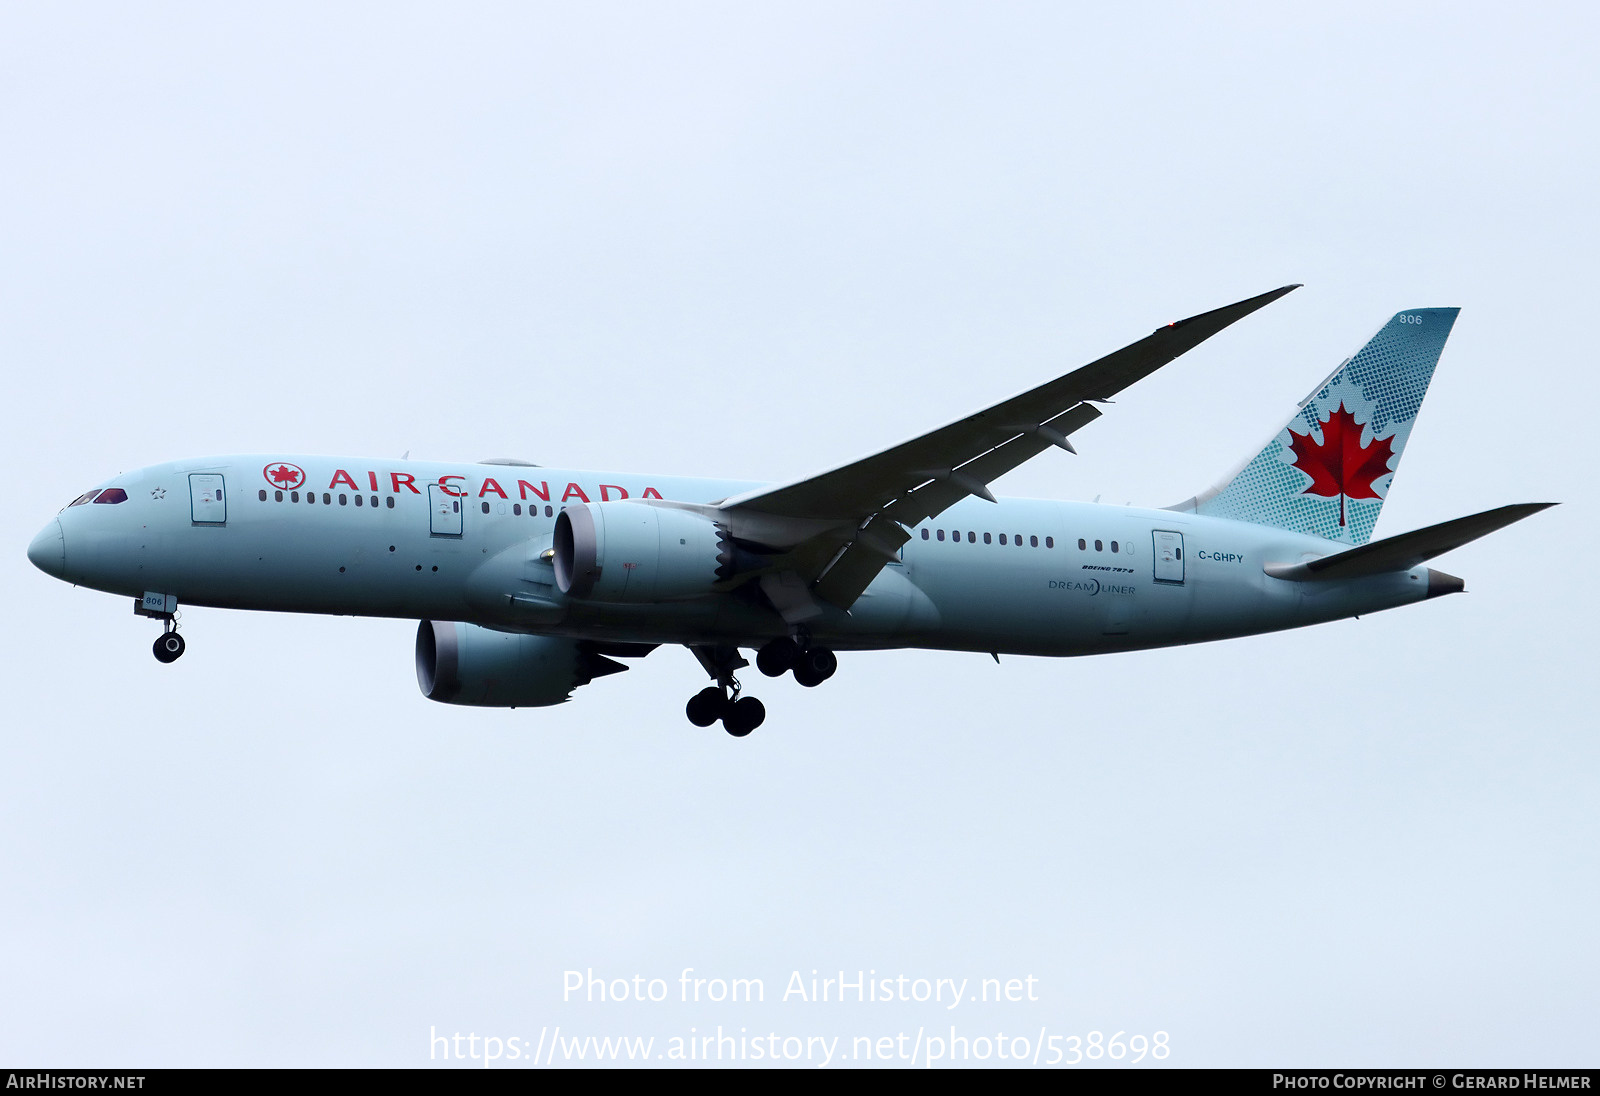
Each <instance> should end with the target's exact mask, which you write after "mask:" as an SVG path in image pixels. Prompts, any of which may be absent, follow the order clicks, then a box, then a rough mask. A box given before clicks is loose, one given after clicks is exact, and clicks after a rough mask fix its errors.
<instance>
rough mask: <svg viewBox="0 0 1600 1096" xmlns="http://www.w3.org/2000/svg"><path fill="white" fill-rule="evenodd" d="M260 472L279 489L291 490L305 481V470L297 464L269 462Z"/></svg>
mask: <svg viewBox="0 0 1600 1096" xmlns="http://www.w3.org/2000/svg"><path fill="white" fill-rule="evenodd" d="M261 474H262V475H264V476H266V477H267V482H268V483H270V484H272V486H274V487H276V488H278V490H280V491H292V490H294V489H295V488H296V487H299V486H300V485H301V484H302V483H304V482H305V481H306V474H305V471H304V470H303V469H301V467H300V466H299V465H298V464H283V463H281V462H280V463H278V464H269V465H267V466H266V467H265V468H263V469H262V470H261Z"/></svg>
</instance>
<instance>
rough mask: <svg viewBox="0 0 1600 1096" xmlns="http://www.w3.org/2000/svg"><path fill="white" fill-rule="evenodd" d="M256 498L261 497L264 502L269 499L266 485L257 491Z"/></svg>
mask: <svg viewBox="0 0 1600 1096" xmlns="http://www.w3.org/2000/svg"><path fill="white" fill-rule="evenodd" d="M256 498H258V499H260V500H261V501H262V502H266V501H267V489H266V488H265V487H263V488H262V489H261V490H259V491H257V492H256Z"/></svg>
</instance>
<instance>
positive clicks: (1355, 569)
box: [28, 285, 1554, 737]
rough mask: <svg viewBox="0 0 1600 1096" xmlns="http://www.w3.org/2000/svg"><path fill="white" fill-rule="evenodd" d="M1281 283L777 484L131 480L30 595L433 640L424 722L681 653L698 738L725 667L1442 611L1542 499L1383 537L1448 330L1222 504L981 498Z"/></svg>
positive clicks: (61, 517) (1446, 321) (1086, 644)
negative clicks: (344, 620) (1428, 605)
mask: <svg viewBox="0 0 1600 1096" xmlns="http://www.w3.org/2000/svg"><path fill="white" fill-rule="evenodd" d="M1297 288H1299V287H1298V286H1296V285H1290V286H1284V287H1283V288H1281V289H1276V290H1273V291H1271V292H1268V293H1264V294H1261V295H1260V296H1256V297H1252V298H1249V299H1248V300H1244V301H1240V302H1238V303H1236V304H1232V305H1228V306H1226V307H1224V308H1219V309H1216V310H1214V311H1211V312H1206V313H1203V314H1201V315H1197V316H1193V317H1190V318H1189V319H1186V320H1179V321H1177V322H1176V323H1171V324H1168V325H1167V326H1165V327H1162V328H1158V329H1157V330H1156V331H1155V332H1154V333H1153V334H1151V335H1149V336H1147V337H1145V338H1143V339H1140V340H1139V341H1137V342H1135V343H1132V344H1130V345H1129V346H1126V347H1124V348H1123V349H1121V350H1118V351H1116V352H1114V353H1112V354H1109V355H1107V356H1105V357H1103V358H1101V359H1099V360H1098V361H1095V362H1093V363H1091V364H1089V365H1086V366H1083V367H1082V368H1080V369H1077V370H1074V371H1073V372H1070V373H1067V374H1065V375H1063V376H1060V377H1057V378H1056V379H1054V380H1051V381H1047V382H1046V383H1044V384H1042V385H1039V386H1038V387H1037V388H1034V389H1032V390H1030V391H1028V392H1024V393H1023V394H1021V395H1019V396H1015V397H1012V398H1011V399H1007V400H1003V401H1001V402H1000V403H997V404H995V405H993V406H992V407H989V408H987V409H985V410H982V411H979V412H977V413H976V414H973V415H969V416H967V417H965V418H962V419H960V420H958V421H956V422H953V423H951V424H949V425H947V426H943V427H941V428H939V429H937V430H933V431H930V432H929V433H926V434H923V435H922V436H920V437H917V438H913V439H912V440H910V441H907V442H904V443H902V444H900V445H896V446H893V447H892V448H889V449H884V450H882V451H880V452H878V453H874V454H873V455H871V456H869V457H866V458H864V459H862V460H857V461H854V462H852V463H849V464H845V465H842V466H840V467H837V468H833V469H831V470H829V471H825V472H822V473H820V474H817V475H811V476H807V477H804V478H801V479H795V480H791V481H789V482H785V483H779V484H765V483H752V482H742V481H728V480H713V479H691V478H684V477H675V476H663V475H654V474H637V473H626V474H624V473H601V472H594V471H581V470H571V469H555V468H546V467H541V466H539V465H536V464H531V463H528V462H526V461H521V460H512V459H505V458H501V459H493V460H485V461H479V462H477V463H472V464H460V463H456V464H445V463H431V462H423V461H411V460H406V459H401V460H394V459H385V458H361V457H320V456H298V455H285V454H273V453H259V454H253V455H244V456H223V457H205V458H200V459H196V460H180V461H174V462H170V463H166V464H158V465H154V466H151V467H146V468H140V469H138V470H137V471H133V472H128V473H124V474H122V475H118V476H116V477H114V478H112V479H110V480H108V481H106V482H105V483H103V484H101V485H100V486H98V487H96V488H94V489H93V490H90V491H87V492H85V493H84V494H82V495H80V496H79V497H78V498H77V499H75V500H73V501H72V502H71V503H70V504H68V505H67V506H65V507H63V508H62V510H61V511H60V512H59V513H58V514H57V515H56V517H55V518H54V519H52V520H51V521H50V522H49V523H48V524H47V525H46V526H45V528H44V529H43V530H42V531H41V532H40V533H39V535H38V536H37V537H36V538H34V540H33V542H32V543H31V544H30V545H29V548H28V558H29V559H30V560H31V561H32V562H33V563H34V564H35V565H36V566H37V567H39V568H40V569H41V570H43V571H44V572H45V573H47V574H49V575H52V576H54V577H56V578H59V579H62V580H64V581H67V582H70V583H73V584H75V585H81V586H87V587H90V588H92V589H95V590H101V591H105V592H107V593H112V594H117V595H120V596H123V597H131V598H133V608H134V612H135V613H136V614H139V615H142V616H145V617H149V618H152V619H155V620H157V621H159V622H161V625H162V632H161V634H160V635H159V636H158V637H157V638H156V641H155V644H154V651H155V656H156V658H157V659H158V660H159V661H161V662H163V663H170V662H172V661H174V660H176V659H177V658H178V657H180V656H181V655H182V654H183V653H184V649H185V641H184V637H183V636H182V635H181V634H179V632H178V629H177V618H178V611H179V606H180V605H200V606H214V607H220V608H229V609H255V610H267V611H274V612H296V613H328V614H341V615H360V616H375V617H399V618H408V619H416V620H419V622H420V623H419V625H418V628H417V635H416V645H415V659H416V670H417V680H418V684H419V686H420V688H421V690H422V692H423V694H424V695H425V696H426V697H428V698H429V699H430V700H435V701H441V702H444V703H449V704H463V705H477V706H487V707H510V708H516V707H540V706H545V705H553V704H560V703H563V702H564V701H566V700H568V699H570V698H571V696H572V694H573V692H574V691H575V690H576V689H577V688H578V687H580V686H583V685H587V684H589V683H590V682H591V681H593V680H594V679H596V678H599V677H603V676H606V675H608V674H613V673H617V672H619V671H622V670H625V669H627V668H628V667H627V665H626V664H625V662H623V661H619V660H625V659H629V658H638V657H642V656H644V655H646V654H648V653H649V652H650V651H652V650H654V649H655V648H656V647H658V646H660V645H662V644H681V645H683V646H685V647H687V648H688V649H689V650H690V651H691V652H693V654H694V655H695V657H696V658H697V659H698V660H699V662H700V664H701V666H702V667H703V668H704V670H705V672H706V675H707V678H708V679H709V680H710V681H711V682H712V684H710V685H708V686H707V687H706V688H704V689H703V690H701V691H700V692H697V693H695V694H694V696H693V697H691V698H690V700H689V702H688V704H687V705H686V714H687V716H688V718H689V720H690V722H691V723H693V724H695V725H696V726H700V727H709V726H711V725H712V724H713V723H716V722H719V721H720V722H721V723H722V725H723V728H724V729H725V730H726V731H727V732H728V733H729V734H731V735H733V736H735V737H743V736H745V735H748V734H750V732H751V731H753V730H755V729H756V728H757V727H758V726H760V725H761V723H762V722H763V720H764V719H765V718H766V709H765V707H764V706H763V705H762V703H761V701H760V700H758V699H756V698H755V697H752V696H748V695H744V693H743V692H742V689H741V685H740V682H739V680H738V678H737V676H736V674H737V671H739V670H741V669H743V668H745V667H747V666H749V665H750V663H749V661H748V660H747V659H746V658H745V657H744V656H743V655H742V654H741V651H742V650H748V651H753V652H754V653H755V663H756V667H757V669H758V670H759V671H760V672H761V673H762V674H764V675H766V676H769V677H779V676H782V675H784V674H792V675H793V677H794V679H795V680H796V681H797V682H799V683H800V684H801V685H804V686H808V687H814V686H817V685H820V684H821V683H822V682H823V681H826V680H827V679H828V678H830V677H832V676H833V675H834V672H835V670H836V668H837V665H838V659H837V652H853V651H866V650H881V649H887V648H927V649H941V650H954V651H970V652H977V653H984V654H989V655H991V656H993V657H994V659H995V660H996V661H998V660H999V656H1000V655H1002V654H1014V655H1043V656H1071V655H1090V654H1099V653H1104V652H1113V651H1130V650H1138V649H1144V648H1152V647H1164V646H1171V645H1178V644H1187V643H1196V642H1201V641H1208V640H1219V639H1226V638H1230V637H1235V636H1245V635H1253V634H1258V633H1263V632H1272V631H1278V630H1282V629H1288V628H1296V627H1301V626H1303V625H1308V624H1315V623H1320V622H1324V621H1331V620H1337V619H1341V618H1345V617H1351V616H1357V615H1360V614H1364V613H1371V612H1377V611H1379V610H1382V609H1389V608H1393V607H1396V606H1400V605H1405V604H1409V603H1411V602H1416V601H1424V600H1427V599H1430V598H1436V597H1440V596H1442V595H1445V594H1452V593H1458V592H1460V591H1462V590H1463V589H1464V588H1465V584H1464V583H1463V581H1462V580H1461V579H1459V578H1456V577H1455V576H1453V575H1449V574H1446V573H1444V572H1442V571H1436V570H1433V569H1431V568H1429V567H1426V566H1423V564H1424V563H1426V562H1427V561H1429V560H1431V559H1433V558H1434V557H1435V556H1438V555H1440V554H1442V553H1444V552H1447V551H1449V550H1451V549H1452V548H1457V547H1460V546H1461V545H1463V544H1466V543H1468V542H1469V541H1472V540H1476V539H1477V538H1479V537H1481V536H1484V535H1486V534H1488V533H1491V532H1494V531H1495V530H1497V529H1500V528H1503V527H1505V526H1507V525H1510V524H1511V523H1512V522H1515V521H1519V520H1521V519H1522V518H1525V517H1528V516H1529V515H1531V514H1533V513H1536V512H1537V511H1539V510H1542V509H1544V508H1546V507H1547V506H1550V505H1554V504H1553V503H1523V504H1517V505H1510V506H1501V507H1499V508H1497V509H1493V510H1488V511H1485V512H1483V513H1479V514H1474V515H1471V516H1469V517H1463V518H1458V519H1455V520H1453V521H1447V522H1444V523H1442V524H1439V525H1432V526H1428V527H1426V528H1423V529H1417V530H1414V531H1412V532H1408V533H1401V534H1399V535H1397V536H1391V537H1387V538H1384V539H1381V540H1376V541H1374V540H1372V539H1371V536H1372V530H1373V527H1374V525H1375V523H1376V522H1377V520H1378V516H1379V513H1380V511H1381V510H1382V508H1383V503H1384V499H1385V498H1386V497H1387V496H1388V493H1389V487H1390V485H1391V484H1392V482H1393V480H1394V475H1395V470H1396V469H1397V468H1398V466H1399V462H1400V457H1401V454H1402V453H1403V451H1404V449H1405V444H1406V440H1407V438H1408V437H1409V436H1410V434H1411V428H1412V425H1413V423H1414V422H1415V420H1416V415H1417V411H1418V409H1419V407H1420V406H1421V403H1422V399H1423V396H1424V395H1425V394H1426V392H1427V388H1428V383H1429V381H1430V379H1431V378H1432V376H1433V372H1434V367H1435V365H1436V364H1437V362H1438V360H1439V356H1440V354H1441V352H1442V351H1443V348H1444V344H1445V340H1446V338H1447V337H1448V336H1449V334H1450V330H1451V327H1452V325H1453V324H1454V322H1455V319H1456V315H1457V312H1458V311H1459V310H1458V309H1455V308H1414V309H1408V310H1406V311H1404V312H1399V313H1396V314H1395V315H1394V317H1393V318H1391V319H1390V320H1389V321H1388V322H1387V323H1386V324H1384V325H1383V327H1382V328H1381V329H1380V330H1379V331H1378V333H1377V334H1376V335H1375V336H1373V338H1372V339H1371V340H1370V341H1369V342H1368V343H1367V344H1366V345H1365V346H1364V347H1362V349H1361V350H1359V351H1358V352H1357V353H1356V354H1355V355H1354V356H1353V357H1351V358H1347V359H1346V360H1345V361H1344V362H1342V363H1341V364H1340V365H1339V366H1338V367H1337V368H1336V369H1334V371H1333V372H1332V373H1331V374H1330V375H1329V376H1328V377H1327V378H1326V379H1324V380H1323V381H1322V382H1321V383H1320V384H1318V385H1317V386H1316V387H1315V388H1314V389H1312V391H1311V393H1310V394H1309V395H1308V396H1307V397H1306V398H1305V399H1304V400H1302V401H1301V402H1300V404H1299V405H1298V407H1297V408H1296V409H1295V411H1294V414H1293V415H1292V416H1291V417H1290V418H1289V420H1288V422H1287V423H1286V424H1285V425H1284V426H1283V427H1282V428H1281V429H1280V430H1278V431H1277V433H1275V434H1274V435H1273V436H1272V437H1271V438H1270V439H1269V440H1268V441H1267V443H1266V445H1265V446H1264V447H1262V448H1261V449H1260V450H1259V451H1258V452H1255V453H1254V454H1252V455H1251V456H1250V458H1249V459H1248V460H1246V461H1245V462H1244V463H1243V464H1242V465H1241V466H1239V468H1238V469H1236V470H1235V471H1234V472H1232V473H1230V474H1228V475H1226V476H1224V477H1223V478H1222V479H1221V480H1220V481H1219V482H1218V483H1217V484H1216V485H1215V486H1214V487H1212V488H1210V489H1208V490H1206V491H1203V492H1201V493H1199V494H1197V495H1195V496H1193V497H1191V498H1189V499H1187V500H1186V501H1184V502H1181V503H1178V504H1176V505H1172V506H1167V507H1164V508H1161V509H1142V508H1138V507H1132V506H1104V505H1096V504H1087V503H1082V502H1067V501H1058V500H1053V499H1022V498H997V497H996V496H995V495H994V494H993V493H992V492H991V491H990V489H989V484H990V483H991V482H993V481H994V480H996V479H997V478H999V477H1000V476H1001V475H1003V474H1005V473H1006V472H1008V471H1010V470H1011V469H1013V468H1016V467H1017V466H1019V465H1021V464H1022V463H1023V462H1025V461H1027V460H1030V459H1032V458H1033V457H1036V456H1038V455H1040V454H1042V453H1044V452H1046V451H1049V450H1061V451H1064V452H1066V453H1069V454H1070V453H1075V452H1076V450H1075V448H1074V446H1073V443H1072V440H1071V438H1072V436H1073V435H1074V434H1076V433H1077V432H1078V431H1079V430H1081V429H1083V428H1084V427H1086V426H1088V425H1089V424H1090V423H1092V422H1093V421H1094V420H1095V419H1097V418H1099V417H1100V416H1101V414H1102V413H1103V412H1102V411H1101V408H1102V407H1103V406H1105V405H1106V404H1107V403H1109V402H1110V401H1111V399H1112V397H1114V396H1116V395H1117V394H1118V393H1119V392H1121V391H1122V390H1123V389H1125V388H1127V387H1128V386H1129V385H1131V384H1133V383H1134V382H1136V381H1138V380H1141V379H1143V378H1144V377H1147V376H1149V375H1150V374H1151V373H1153V372H1155V371H1156V370H1157V369H1159V368H1161V367H1162V366H1164V365H1166V364H1168V363H1170V362H1171V361H1173V360H1174V359H1176V358H1177V357H1179V356H1180V355H1182V354H1184V353H1185V352H1187V351H1189V350H1191V349H1193V348H1194V347H1195V346H1198V345H1199V344H1200V343H1202V342H1204V341H1205V340H1207V339H1209V338H1211V337H1212V336H1213V335H1215V334H1217V333H1218V332H1220V331H1222V330H1223V329H1224V328H1226V327H1228V326H1230V325H1231V324H1233V323H1235V322H1237V321H1238V320H1240V319H1242V318H1244V317H1245V316H1247V315H1249V314H1250V313H1252V312H1255V311H1256V310H1257V309H1259V308H1262V307H1264V306H1265V305H1267V304H1269V303H1271V302H1272V301H1275V300H1277V299H1278V298H1280V297H1282V296H1284V295H1285V294H1286V293H1289V292H1290V291H1292V290H1294V289H1297Z"/></svg>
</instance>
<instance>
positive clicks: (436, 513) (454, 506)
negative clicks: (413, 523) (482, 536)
mask: <svg viewBox="0 0 1600 1096" xmlns="http://www.w3.org/2000/svg"><path fill="white" fill-rule="evenodd" d="M428 511H429V518H428V520H429V522H430V524H429V528H428V532H429V533H431V534H432V535H434V536H436V537H459V536H460V535H461V496H460V495H453V494H451V493H450V492H449V491H446V490H445V489H444V488H443V487H441V486H440V485H439V484H437V483H430V484H428Z"/></svg>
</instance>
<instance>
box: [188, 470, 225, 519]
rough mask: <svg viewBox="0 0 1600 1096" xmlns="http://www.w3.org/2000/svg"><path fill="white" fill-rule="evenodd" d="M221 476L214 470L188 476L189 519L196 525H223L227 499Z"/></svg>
mask: <svg viewBox="0 0 1600 1096" xmlns="http://www.w3.org/2000/svg"><path fill="white" fill-rule="evenodd" d="M223 492H224V486H223V482H222V476H221V475H219V474H217V473H215V472H195V473H192V474H191V475H190V476H189V520H190V521H192V522H194V523H195V524H196V525H225V524H227V521H228V500H227V497H226V496H225V495H224V493H223Z"/></svg>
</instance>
